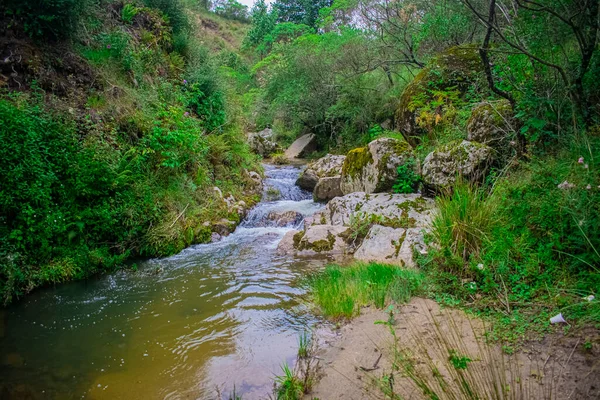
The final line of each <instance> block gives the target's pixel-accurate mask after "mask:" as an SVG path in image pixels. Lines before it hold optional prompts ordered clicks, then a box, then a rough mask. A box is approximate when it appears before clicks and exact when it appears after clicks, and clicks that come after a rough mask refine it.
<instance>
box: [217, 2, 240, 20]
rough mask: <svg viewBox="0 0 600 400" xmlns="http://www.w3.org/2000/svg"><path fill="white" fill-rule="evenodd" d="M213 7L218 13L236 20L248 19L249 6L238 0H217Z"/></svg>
mask: <svg viewBox="0 0 600 400" xmlns="http://www.w3.org/2000/svg"><path fill="white" fill-rule="evenodd" d="M213 9H214V11H215V13H216V14H218V15H220V16H222V17H224V18H227V19H233V20H236V21H248V7H247V6H245V5H243V4H241V3H239V2H238V1H236V0H215V1H214V2H213Z"/></svg>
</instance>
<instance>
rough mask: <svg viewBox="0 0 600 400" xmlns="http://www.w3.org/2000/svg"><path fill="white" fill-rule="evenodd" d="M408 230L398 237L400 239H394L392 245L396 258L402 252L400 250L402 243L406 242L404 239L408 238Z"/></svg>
mask: <svg viewBox="0 0 600 400" xmlns="http://www.w3.org/2000/svg"><path fill="white" fill-rule="evenodd" d="M407 232H408V231H406V230H405V231H404V233H403V234H402V236H400V237H399V238H398V240H397V241H396V240H392V246H394V250H395V251H394V258H398V254H400V250H401V249H402V245H403V244H404V241H405V240H406V234H407Z"/></svg>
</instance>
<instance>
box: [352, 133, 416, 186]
mask: <svg viewBox="0 0 600 400" xmlns="http://www.w3.org/2000/svg"><path fill="white" fill-rule="evenodd" d="M412 157H413V153H412V149H411V147H410V145H409V144H408V143H407V142H406V141H404V140H398V139H392V138H381V139H377V140H375V141H373V142H371V143H369V145H368V146H367V147H361V148H358V149H354V150H352V151H350V152H349V153H348V155H347V156H346V159H345V160H344V164H343V166H342V179H341V191H342V192H343V193H344V194H349V193H354V192H365V193H380V192H384V191H386V190H390V189H391V188H392V186H393V185H394V183H395V181H396V179H397V177H398V171H397V170H398V167H399V166H400V165H403V164H405V163H407V162H409V161H410V159H411V158H412Z"/></svg>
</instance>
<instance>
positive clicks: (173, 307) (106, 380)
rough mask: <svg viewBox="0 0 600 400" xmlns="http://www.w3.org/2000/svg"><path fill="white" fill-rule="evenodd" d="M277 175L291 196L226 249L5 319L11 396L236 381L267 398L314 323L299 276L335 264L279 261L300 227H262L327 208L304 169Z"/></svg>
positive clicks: (157, 389)
mask: <svg viewBox="0 0 600 400" xmlns="http://www.w3.org/2000/svg"><path fill="white" fill-rule="evenodd" d="M267 174H268V176H269V179H268V180H267V185H270V186H273V187H277V189H278V190H279V191H280V192H281V193H282V196H283V200H281V201H279V202H274V203H261V204H260V205H259V206H258V207H257V208H256V209H255V210H254V211H253V212H252V213H251V214H250V215H249V217H248V220H247V221H246V223H244V224H243V226H242V227H240V228H238V230H237V231H236V232H235V233H234V234H233V235H231V236H229V237H227V238H225V239H224V240H223V241H222V242H219V243H216V244H211V245H200V246H195V247H192V248H189V249H186V250H185V251H183V252H182V253H181V254H179V255H177V256H174V257H171V258H168V259H164V260H153V261H149V262H147V263H146V264H145V265H144V266H143V267H142V268H141V269H140V271H138V272H135V273H132V272H121V273H117V274H114V275H110V276H106V277H102V278H99V279H97V280H92V281H88V282H81V283H74V284H69V285H63V286H60V287H58V288H56V289H48V290H45V291H40V292H37V293H35V294H33V295H32V296H30V297H29V298H27V299H25V301H24V302H22V303H21V304H18V305H16V306H14V307H11V308H9V309H8V310H6V311H4V312H2V311H0V356H1V359H0V376H1V378H0V379H1V381H0V398H11V397H12V398H32V399H37V398H40V399H45V398H49V399H70V398H87V399H128V400H134V399H205V398H213V397H214V396H215V393H216V388H217V387H219V388H221V389H222V392H223V393H225V394H227V393H228V392H229V391H230V390H231V389H232V388H233V387H234V385H235V387H236V389H237V392H238V393H242V394H243V396H244V399H254V398H263V397H265V396H266V395H267V394H268V393H269V392H270V390H271V385H272V378H273V375H274V374H275V373H278V372H279V371H280V367H281V364H282V363H283V362H288V363H293V360H294V357H295V352H296V347H297V337H298V333H299V332H300V331H302V330H303V329H305V328H306V327H307V326H312V325H314V323H315V319H314V317H313V316H311V315H310V314H309V313H307V312H306V310H305V309H304V308H303V306H302V305H301V304H300V303H299V302H298V296H299V295H302V294H303V293H304V290H303V289H302V288H300V287H298V285H297V283H298V278H299V277H300V276H301V275H303V274H305V273H307V272H309V271H310V270H314V269H315V268H319V267H321V266H322V265H323V264H324V263H325V260H301V259H293V258H290V257H281V256H277V255H276V253H275V249H276V247H277V244H278V242H279V241H280V240H281V238H282V237H283V235H284V234H285V232H287V231H288V230H289V229H291V227H287V228H268V227H267V228H264V227H262V228H261V227H257V226H264V224H263V223H262V222H261V221H262V220H264V218H266V215H268V214H269V212H271V211H278V212H279V211H289V210H295V211H298V212H300V213H302V214H304V215H309V214H312V213H314V212H315V211H317V210H318V208H319V207H320V206H319V205H317V204H315V203H313V202H312V201H311V200H307V199H308V198H310V194H307V193H306V192H302V191H300V190H299V189H298V188H296V187H295V186H294V185H293V183H294V181H295V177H296V176H297V174H298V170H297V169H296V168H292V167H284V168H273V167H267ZM9 389H10V393H12V394H11V395H9ZM2 390H3V391H2Z"/></svg>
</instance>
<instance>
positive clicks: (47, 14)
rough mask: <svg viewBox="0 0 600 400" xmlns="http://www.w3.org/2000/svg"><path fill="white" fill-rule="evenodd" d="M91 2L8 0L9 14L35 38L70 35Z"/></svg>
mask: <svg viewBox="0 0 600 400" xmlns="http://www.w3.org/2000/svg"><path fill="white" fill-rule="evenodd" d="M90 3H91V1H87V0H8V2H7V4H6V5H5V7H6V9H7V10H6V12H7V14H8V15H9V16H10V17H12V18H13V19H14V20H15V21H18V22H19V23H20V24H21V25H22V26H23V29H24V30H25V32H26V33H28V34H29V35H30V36H32V37H35V38H54V39H56V38H62V37H65V36H69V35H70V34H71V32H72V30H73V28H74V26H75V24H76V22H77V21H78V18H79V17H80V16H81V14H82V13H83V11H84V9H85V8H86V7H87V6H88V5H89V4H90Z"/></svg>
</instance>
